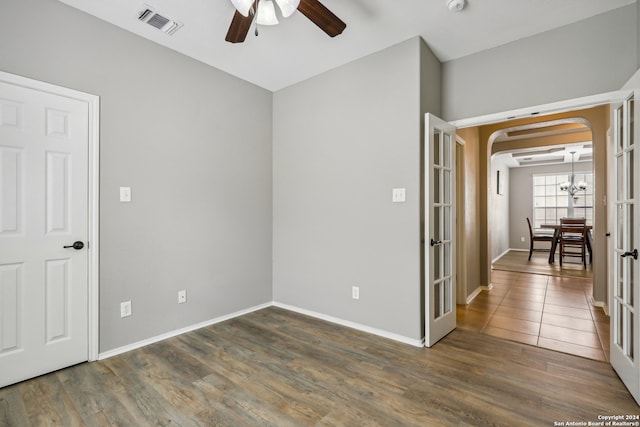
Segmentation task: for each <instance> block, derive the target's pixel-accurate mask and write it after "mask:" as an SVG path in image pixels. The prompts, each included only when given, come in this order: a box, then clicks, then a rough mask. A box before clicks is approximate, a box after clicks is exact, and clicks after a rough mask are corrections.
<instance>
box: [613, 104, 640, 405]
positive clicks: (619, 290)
mask: <svg viewBox="0 0 640 427" xmlns="http://www.w3.org/2000/svg"><path fill="white" fill-rule="evenodd" d="M611 123H612V129H613V132H612V134H613V138H612V145H613V147H612V150H611V153H612V157H613V161H612V169H613V174H611V175H612V179H613V180H614V182H613V191H614V193H613V195H612V196H613V198H614V209H615V214H614V218H613V223H614V230H613V242H614V245H613V246H614V254H613V260H612V265H613V283H612V284H611V286H610V288H611V289H610V296H609V305H610V306H611V307H610V310H611V320H610V322H611V326H610V329H611V344H610V347H611V365H612V366H613V368H614V369H615V370H616V372H617V373H618V375H619V376H620V378H621V379H622V381H623V382H624V384H625V385H626V386H627V388H628V389H629V391H630V392H631V394H632V395H633V397H634V398H635V399H636V401H637V402H640V361H639V360H638V358H639V357H640V354H639V351H638V344H639V341H640V340H639V339H638V333H639V332H640V327H639V326H640V323H639V319H640V312H638V307H639V305H638V302H639V299H638V296H639V295H638V294H639V292H638V280H639V279H640V277H639V275H638V274H639V272H640V269H639V268H638V266H639V265H640V260H638V246H639V245H638V244H639V243H640V223H639V221H638V220H637V219H638V218H639V214H640V210H639V209H640V204H639V203H638V202H639V199H638V195H639V191H640V152H638V150H637V148H638V146H639V144H638V141H639V139H638V137H639V136H638V132H637V131H636V129H635V126H636V124H638V123H640V121H639V120H638V111H637V108H636V107H635V98H634V95H631V96H630V97H629V98H627V99H626V100H625V101H624V102H623V103H621V104H619V105H614V106H613V108H612V121H611Z"/></svg>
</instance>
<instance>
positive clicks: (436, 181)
mask: <svg viewBox="0 0 640 427" xmlns="http://www.w3.org/2000/svg"><path fill="white" fill-rule="evenodd" d="M441 173H442V170H441V169H437V168H436V169H434V170H433V201H434V203H441V202H442V200H441V199H442V194H441V192H440V174H441Z"/></svg>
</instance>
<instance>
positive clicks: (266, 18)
mask: <svg viewBox="0 0 640 427" xmlns="http://www.w3.org/2000/svg"><path fill="white" fill-rule="evenodd" d="M256 23H257V24H259V25H277V24H278V23H279V22H278V17H277V16H276V8H275V6H274V5H273V2H272V1H271V0H261V1H259V2H258V12H257V14H256Z"/></svg>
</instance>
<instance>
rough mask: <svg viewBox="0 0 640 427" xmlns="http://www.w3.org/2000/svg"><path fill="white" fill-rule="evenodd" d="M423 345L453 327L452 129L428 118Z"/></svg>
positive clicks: (431, 342) (426, 120) (427, 344)
mask: <svg viewBox="0 0 640 427" xmlns="http://www.w3.org/2000/svg"><path fill="white" fill-rule="evenodd" d="M424 154H425V158H424V168H425V174H424V177H425V178H424V179H425V182H424V189H425V197H424V200H425V202H424V203H425V206H424V211H425V232H426V233H427V236H426V239H425V242H426V243H425V260H424V265H425V286H426V288H427V289H426V290H425V298H426V301H425V344H426V346H427V347H431V346H432V345H433V344H435V343H436V342H438V341H439V340H440V339H441V338H442V337H444V336H445V335H447V334H448V333H449V332H451V331H452V330H453V329H454V328H455V327H456V310H455V301H456V296H455V290H456V289H455V286H456V283H455V271H456V270H455V224H456V220H455V205H454V201H455V200H456V198H455V182H456V180H455V164H456V163H455V127H453V126H451V125H450V124H449V123H447V122H445V121H443V120H441V119H439V118H437V117H435V116H433V115H431V114H427V115H426V118H425V149H424Z"/></svg>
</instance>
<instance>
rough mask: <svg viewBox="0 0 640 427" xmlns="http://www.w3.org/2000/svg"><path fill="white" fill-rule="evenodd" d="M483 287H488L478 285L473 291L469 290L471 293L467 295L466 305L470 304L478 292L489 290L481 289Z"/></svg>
mask: <svg viewBox="0 0 640 427" xmlns="http://www.w3.org/2000/svg"><path fill="white" fill-rule="evenodd" d="M492 287H493V286H492ZM483 288H488V286H478V287H477V288H476V289H475V290H474V291H473V292H471V295H469V296H468V297H467V302H466V304H467V305H469V304H471V301H473V300H474V299H475V298H476V297H477V296H478V295H480V292H482V291H485V290H489V289H483Z"/></svg>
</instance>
